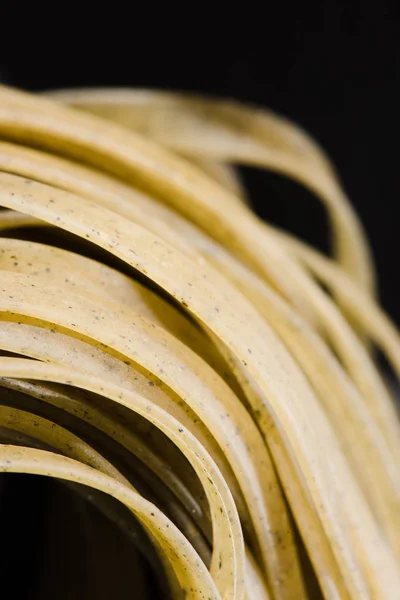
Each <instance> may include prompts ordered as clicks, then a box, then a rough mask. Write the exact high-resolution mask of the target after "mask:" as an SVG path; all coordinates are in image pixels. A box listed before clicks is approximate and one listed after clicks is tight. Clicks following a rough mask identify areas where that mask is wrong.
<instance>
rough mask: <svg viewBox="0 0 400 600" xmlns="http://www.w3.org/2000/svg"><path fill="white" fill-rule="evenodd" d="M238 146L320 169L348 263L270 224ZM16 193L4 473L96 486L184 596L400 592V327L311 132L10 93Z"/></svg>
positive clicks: (3, 182) (183, 101) (8, 143)
mask: <svg viewBox="0 0 400 600" xmlns="http://www.w3.org/2000/svg"><path fill="white" fill-rule="evenodd" d="M237 164H240V165H249V166H256V167H259V168H265V169H268V170H272V171H275V172H278V173H281V174H283V175H285V176H287V177H290V178H293V179H294V180H296V181H298V182H299V183H301V184H302V185H304V186H306V187H308V188H309V189H310V190H311V191H312V192H313V193H314V194H315V196H316V197H317V198H319V199H320V200H321V202H322V203H323V205H324V206H325V208H326V210H327V213H328V216H329V222H330V226H331V232H332V242H333V244H332V248H333V251H332V257H330V258H329V257H326V256H323V255H322V254H321V253H319V252H317V251H316V250H313V249H312V248H311V247H309V246H308V245H307V244H305V243H304V242H302V241H300V240H299V239H294V238H293V237H292V236H290V235H289V234H287V233H284V232H283V231H281V230H278V229H276V228H274V227H272V226H271V225H268V224H267V223H263V222H261V221H260V219H259V218H258V217H257V216H256V215H255V214H254V213H253V212H252V211H251V208H250V207H249V205H248V204H247V202H246V194H245V191H244V190H243V188H242V185H241V182H240V180H239V179H238V177H237V174H236V171H235V169H234V165H237ZM0 206H1V207H2V210H1V211H0V230H1V237H0V269H1V286H0V310H1V320H0V349H1V356H0V385H1V388H0V389H1V396H0V397H1V403H0V433H1V440H0V441H1V445H0V469H1V471H4V472H11V473H29V474H37V475H45V476H48V477H52V478H56V479H58V480H61V481H63V482H64V485H65V486H66V487H68V486H69V487H72V489H74V490H75V492H76V493H78V494H81V495H83V496H85V495H86V496H87V497H88V498H89V500H90V501H91V502H93V503H94V504H95V505H96V506H97V508H98V510H100V511H101V512H102V513H103V514H104V515H105V517H106V519H108V520H109V521H110V522H111V523H112V525H113V527H118V528H120V529H121V531H122V532H123V533H124V535H125V536H127V538H129V539H130V540H131V543H132V544H134V545H136V547H137V549H138V552H139V553H141V554H142V555H143V556H144V557H145V559H146V560H147V561H149V564H150V565H151V568H152V569H153V570H154V573H155V574H156V576H157V577H158V579H159V581H160V582H161V583H160V586H161V589H162V594H163V596H162V597H166V598H168V597H170V598H173V599H174V600H178V599H183V598H186V600H189V599H190V600H200V599H203V600H204V599H206V600H211V599H212V600H217V599H223V600H242V599H244V598H246V599H248V600H266V599H274V600H293V599H299V600H301V599H306V598H310V599H313V598H321V597H323V598H326V599H328V600H338V599H339V598H340V599H349V600H350V599H353V600H355V599H381V600H390V599H393V600H394V599H395V598H399V597H400V528H399V523H400V476H399V474H400V435H399V431H400V428H399V422H398V415H397V411H396V406H395V404H394V401H393V399H392V397H391V394H390V391H389V390H388V388H387V386H386V384H385V382H384V380H383V377H382V374H381V373H380V372H379V367H378V366H377V363H376V361H375V359H374V354H373V351H374V349H375V348H379V350H380V351H381V352H382V353H383V354H384V355H385V357H386V359H387V361H388V362H389V364H390V365H391V367H392V368H393V370H394V372H395V373H396V374H397V375H398V374H399V373H400V340H399V335H398V332H397V330H396V328H395V327H394V325H393V324H392V323H391V322H390V320H389V319H388V318H387V316H386V315H385V314H384V313H383V312H382V310H381V309H380V307H379V305H378V304H377V301H376V299H375V281H374V271H373V266H372V263H371V260H370V252H369V248H368V244H367V242H366V238H365V235H364V232H363V230H362V228H361V226H360V222H359V221H358V219H357V216H356V215H355V213H354V211H353V209H352V207H351V205H350V203H349V201H348V199H347V198H346V196H345V194H344V192H343V191H342V189H341V187H340V184H339V182H338V180H337V177H336V175H335V172H334V169H333V168H332V166H331V164H330V162H329V160H328V159H327V158H326V156H325V155H324V154H323V152H322V151H321V150H320V148H319V147H318V146H317V145H316V144H315V143H314V142H313V141H312V140H311V139H310V138H309V137H308V136H307V135H306V134H305V133H304V132H302V131H301V130H300V129H299V128H297V127H296V126H294V125H293V124H291V123H290V122H288V121H287V120H285V119H283V118H282V117H279V116H277V115H275V114H273V113H271V112H268V111H264V110H260V109H254V108H248V107H245V106H242V105H240V104H238V103H235V102H231V101H229V102H225V101H221V100H213V99H209V98H201V97H194V96H189V95H182V94H167V93H159V92H151V91H143V90H138V91H136V90H95V91H93V90H92V91H90V90H78V91H76V90H74V91H58V92H54V93H53V94H51V95H50V94H48V96H47V97H45V96H34V95H30V94H27V93H24V92H21V91H18V90H14V89H11V88H7V87H2V88H0ZM89 488H90V489H92V492H91V493H90V494H89V493H88V489H89ZM2 518H3V519H6V518H7V515H4V514H2ZM104 539H105V543H104V551H106V537H105V538H104ZM133 572H134V569H133ZM60 585H61V584H60ZM146 586H147V587H146ZM132 590H133V592H132V593H135V591H134V590H135V582H134V581H132ZM136 592H137V590H136ZM140 593H141V596H140V597H141V598H143V599H147V598H150V597H151V596H150V594H151V592H150V589H149V588H148V584H146V582H145V581H143V582H142V590H141V592H140ZM79 594H80V591H79V590H78V589H77V590H76V596H75V597H81V596H80V595H79ZM82 597H83V596H82ZM132 597H137V595H133V596H132Z"/></svg>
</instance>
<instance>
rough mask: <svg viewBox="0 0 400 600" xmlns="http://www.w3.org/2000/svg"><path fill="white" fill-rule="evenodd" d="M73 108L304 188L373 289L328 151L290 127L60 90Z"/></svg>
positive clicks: (176, 102)
mask: <svg viewBox="0 0 400 600" xmlns="http://www.w3.org/2000/svg"><path fill="white" fill-rule="evenodd" d="M51 95H52V96H53V97H55V98H57V99H59V100H62V101H63V102H65V103H67V104H69V105H70V106H73V107H76V108H79V109H82V110H85V111H88V112H90V113H93V114H95V115H98V116H100V117H105V118H107V119H110V120H112V121H115V122H117V123H119V124H121V125H123V126H125V127H126V128H128V129H131V130H133V131H136V132H138V133H140V134H141V135H145V136H148V137H150V138H152V139H154V140H156V141H157V142H159V143H160V144H162V145H163V146H165V147H167V148H170V149H171V150H173V151H175V152H178V153H179V154H182V155H183V156H188V157H191V158H192V157H194V158H197V159H198V158H201V159H213V160H218V161H223V162H234V163H241V164H247V165H252V166H258V167H263V168H267V169H271V170H273V171H277V172H279V173H283V174H284V175H288V176H290V177H292V178H293V179H295V180H297V181H299V182H300V183H302V184H303V185H305V186H306V187H308V188H309V189H310V190H311V191H313V192H314V193H315V194H316V195H317V197H318V198H320V199H321V201H322V202H323V203H324V204H325V207H326V209H327V210H328V213H329V216H330V219H331V225H332V228H333V235H334V238H333V242H334V249H335V252H336V254H337V257H338V260H339V262H340V263H341V264H342V265H343V267H344V268H345V269H346V270H348V272H349V274H350V275H351V276H352V277H354V279H355V280H357V282H358V283H359V284H360V286H361V287H363V288H364V289H365V290H366V291H372V290H373V289H374V286H375V283H374V279H375V278H374V273H373V270H372V267H371V260H370V252H369V248H368V244H367V241H366V239H365V235H364V233H363V231H362V227H361V224H360V222H359V220H358V218H357V216H356V214H355V213H354V211H353V209H352V207H351V205H350V203H349V201H348V199H347V198H346V196H345V194H344V192H343V191H342V190H341V188H340V184H339V183H338V181H337V177H336V174H335V173H334V170H333V168H332V166H331V164H330V162H329V160H328V158H327V157H326V156H325V155H324V153H323V151H322V149H321V148H320V147H319V146H318V145H317V144H316V142H315V141H314V140H312V139H311V138H310V137H309V136H308V135H307V134H306V133H305V132H304V131H303V130H301V129H300V128H299V127H297V126H295V125H294V124H293V123H291V122H289V121H288V120H287V119H285V118H283V117H281V116H279V115H277V114H276V113H273V112H272V111H267V110H265V109H263V110H261V109H259V108H254V107H251V108H248V107H246V106H245V105H243V104H240V103H239V102H234V101H232V100H230V101H227V100H218V99H211V98H207V97H201V96H195V95H191V94H177V93H173V94H171V93H167V92H155V91H151V90H128V89H113V90H110V89H106V90H101V89H96V90H79V89H78V90H61V91H60V90H57V91H56V92H52V93H51Z"/></svg>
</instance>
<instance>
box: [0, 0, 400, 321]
mask: <svg viewBox="0 0 400 600" xmlns="http://www.w3.org/2000/svg"><path fill="white" fill-rule="evenodd" d="M206 6H207V5H204V4H201V5H200V4H186V5H184V6H183V7H182V8H180V9H178V8H177V7H173V6H171V5H170V4H161V5H156V4H152V5H142V4H138V3H132V4H129V3H116V2H113V3H108V4H107V5H106V7H107V8H106V9H103V10H102V9H100V6H99V5H98V4H96V5H95V4H93V5H92V7H91V8H92V11H93V12H92V13H85V12H84V9H85V8H86V10H88V8H89V5H87V6H85V3H81V5H80V7H79V10H76V9H75V10H74V9H73V7H70V5H66V4H65V5H64V4H62V3H60V4H58V3H57V4H53V5H52V8H51V9H50V8H49V9H48V11H46V10H39V9H38V7H40V4H39V5H38V4H36V3H30V4H28V5H26V6H23V7H21V6H19V5H18V6H17V3H11V6H9V7H7V9H5V7H4V14H5V17H6V18H5V19H4V22H3V35H2V46H3V48H2V52H1V55H0V78H1V79H2V80H3V81H4V82H7V83H9V84H12V85H16V86H20V87H23V88H26V89H29V90H42V89H46V88H52V87H60V86H61V87H69V86H96V85H101V86H105V85H110V86H148V87H157V88H162V89H181V90H194V91H200V92H207V93H212V94H218V95H225V96H232V97H236V98H239V99H242V100H246V101H250V102H253V103H258V104H261V105H266V106H269V107H271V108H273V109H274V110H277V111H279V112H282V113H284V114H285V115H287V116H289V117H290V118H292V119H294V120H295V121H297V122H299V123H300V124H301V125H303V126H304V127H305V128H307V129H308V130H309V131H310V132H311V133H312V134H313V135H314V136H315V137H316V138H317V139H318V140H319V142H320V143H321V144H323V146H324V147H325V148H326V150H327V151H328V153H329V154H330V156H331V157H332V159H333V161H334V163H335V164H336V166H337V168H338V170H339V173H340V175H341V177H342V181H343V183H344V187H345V189H346V191H347V192H348V194H349V195H350V197H351V200H352V202H353V204H354V205H355V206H356V208H357V211H358V213H359V214H360V216H361V219H362V221H363V223H364V225H365V227H366V229H367V231H368V234H369V237H370V240H371V243H372V246H373V248H374V254H375V257H376V261H377V265H378V270H379V281H380V290H381V298H382V301H383V304H384V306H385V308H386V309H387V310H388V311H389V313H390V314H391V315H392V316H393V317H394V318H395V319H396V321H397V322H398V323H400V302H399V300H400V287H399V284H398V281H397V259H398V256H399V251H398V237H399V230H398V221H399V217H400V209H399V204H398V195H399V184H398V171H399V168H398V154H399V153H398V140H399V135H400V118H399V115H398V106H399V100H400V92H399V89H400V88H399V69H400V67H399V59H400V51H399V50H400V49H399V41H398V40H399V16H398V11H397V9H396V2H389V1H381V2H378V1H376V2H369V1H364V2H355V1H353V0H351V1H348V2H338V1H337V2H333V1H332V0H325V1H324V2H314V1H309V2H305V3H304V2H302V3H298V4H294V5H291V4H289V3H283V2H281V3H277V2H274V3H273V6H272V4H271V5H270V4H268V3H258V4H257V5H256V6H258V8H257V9H255V6H254V5H252V4H251V3H240V6H238V8H233V7H232V6H230V7H229V8H228V6H227V7H226V12H222V6H223V5H218V4H214V5H213V6H212V8H211V7H207V8H206ZM217 9H218V11H217ZM245 176H246V179H247V180H248V181H249V183H250V186H251V191H252V194H253V202H254V205H255V208H256V210H257V211H258V212H259V213H260V214H261V215H262V216H263V217H265V218H267V219H269V220H271V221H273V222H277V223H279V224H280V225H283V226H285V227H287V228H289V229H291V230H293V231H295V232H296V233H298V234H301V235H303V236H304V237H305V238H306V239H308V240H309V241H311V242H313V243H315V244H317V245H318V246H320V247H322V248H324V247H326V233H325V222H324V215H323V211H322V209H321V208H319V205H318V203H317V202H316V200H315V199H314V198H312V197H311V195H309V194H308V193H306V192H305V191H304V190H302V189H300V187H299V186H297V185H295V184H292V183H290V182H287V181H285V180H283V179H281V178H279V177H277V176H272V175H269V174H265V173H256V172H251V173H249V172H246V175H245Z"/></svg>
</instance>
